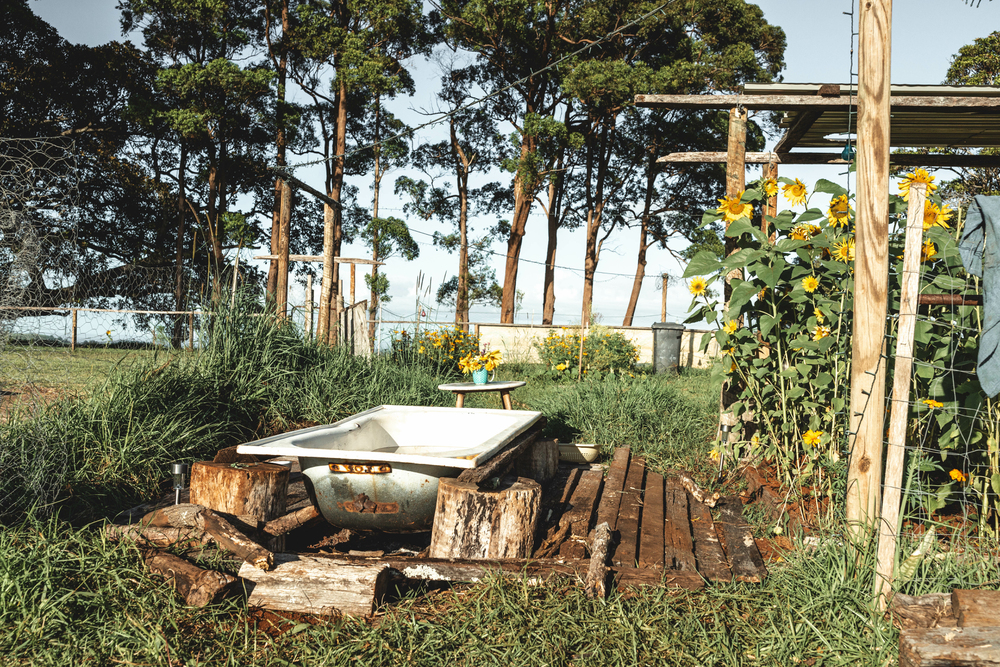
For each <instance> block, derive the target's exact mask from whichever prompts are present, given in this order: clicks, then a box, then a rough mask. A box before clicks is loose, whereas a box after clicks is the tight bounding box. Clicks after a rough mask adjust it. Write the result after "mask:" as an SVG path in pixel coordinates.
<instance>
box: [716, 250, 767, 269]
mask: <svg viewBox="0 0 1000 667" xmlns="http://www.w3.org/2000/svg"><path fill="white" fill-rule="evenodd" d="M766 254H767V253H766V252H764V251H763V250H756V249H754V248H740V249H739V250H737V251H736V252H734V253H733V254H732V255H730V256H729V257H726V258H725V259H724V260H722V263H721V264H720V268H722V269H723V270H728V269H739V268H744V267H746V266H747V265H748V264H752V263H753V262H756V261H757V260H758V259H760V258H761V257H763V256H764V255H766Z"/></svg>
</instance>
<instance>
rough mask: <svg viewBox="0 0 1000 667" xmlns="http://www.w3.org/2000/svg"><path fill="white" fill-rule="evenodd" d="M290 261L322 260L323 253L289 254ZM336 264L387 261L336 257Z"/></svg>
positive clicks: (380, 263)
mask: <svg viewBox="0 0 1000 667" xmlns="http://www.w3.org/2000/svg"><path fill="white" fill-rule="evenodd" d="M253 258H254V259H279V257H278V255H254V256H253ZM288 261H290V262H322V261H324V260H323V255H289V256H288ZM333 263H334V264H352V265H353V264H375V265H378V266H384V265H385V262H376V261H375V260H371V259H356V258H354V257H334V258H333Z"/></svg>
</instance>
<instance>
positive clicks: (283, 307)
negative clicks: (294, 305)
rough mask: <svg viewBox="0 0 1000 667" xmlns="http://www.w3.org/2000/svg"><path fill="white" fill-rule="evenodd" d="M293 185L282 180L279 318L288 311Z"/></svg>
mask: <svg viewBox="0 0 1000 667" xmlns="http://www.w3.org/2000/svg"><path fill="white" fill-rule="evenodd" d="M291 219H292V186H290V185H289V184H288V183H285V182H284V181H282V182H281V221H280V225H279V227H278V289H277V291H278V293H277V295H276V298H275V310H276V312H277V315H278V317H279V318H284V317H285V316H286V314H287V311H288V237H289V235H290V234H291Z"/></svg>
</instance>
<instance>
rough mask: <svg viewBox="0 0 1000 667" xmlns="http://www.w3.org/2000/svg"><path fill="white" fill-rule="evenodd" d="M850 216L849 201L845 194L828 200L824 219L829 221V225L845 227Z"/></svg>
mask: <svg viewBox="0 0 1000 667" xmlns="http://www.w3.org/2000/svg"><path fill="white" fill-rule="evenodd" d="M850 217H851V203H850V202H849V201H847V195H840V196H839V197H834V198H833V199H832V200H830V208H829V210H827V212H826V219H827V220H829V221H830V226H831V227H846V226H847V223H848V222H849V221H850Z"/></svg>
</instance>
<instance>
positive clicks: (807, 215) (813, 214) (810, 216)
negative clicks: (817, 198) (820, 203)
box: [795, 208, 826, 224]
mask: <svg viewBox="0 0 1000 667" xmlns="http://www.w3.org/2000/svg"><path fill="white" fill-rule="evenodd" d="M825 217H826V213H824V212H823V211H821V210H819V209H818V208H810V209H807V210H806V211H805V212H803V213H802V215H800V216H799V217H798V218H796V219H795V224H801V223H803V222H811V221H813V220H819V219H820V218H825Z"/></svg>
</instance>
